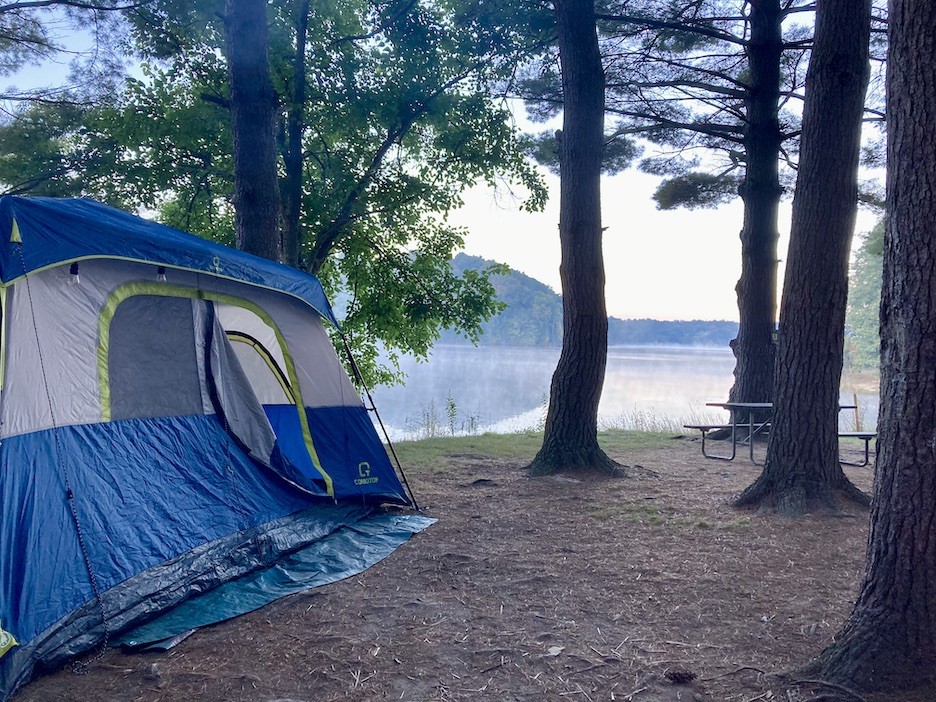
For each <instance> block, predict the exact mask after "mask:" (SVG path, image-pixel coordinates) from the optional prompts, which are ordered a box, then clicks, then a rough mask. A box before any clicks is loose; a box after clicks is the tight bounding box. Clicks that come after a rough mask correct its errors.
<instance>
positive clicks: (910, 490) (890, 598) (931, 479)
mask: <svg viewBox="0 0 936 702" xmlns="http://www.w3.org/2000/svg"><path fill="white" fill-rule="evenodd" d="M933 27H936V5H934V4H933V3H929V2H926V3H920V2H915V1H914V0H892V2H891V4H890V12H889V17H888V44H889V48H888V58H887V74H888V75H887V81H888V86H887V139H888V163H887V227H886V231H885V244H884V282H883V290H882V301H881V411H880V418H879V421H878V435H879V442H878V447H879V453H878V460H877V473H876V476H875V482H874V499H873V503H872V509H871V535H870V538H869V543H868V562H867V566H866V568H865V575H864V581H863V583H862V586H861V592H860V594H859V596H858V602H857V603H856V604H855V609H854V611H853V612H852V615H851V617H850V618H849V619H848V621H846V623H845V626H844V628H843V629H842V631H841V633H839V635H838V636H837V637H836V642H835V643H834V644H833V645H832V646H831V647H829V648H828V649H827V650H826V651H825V652H824V653H823V656H822V657H821V659H820V667H821V673H822V675H823V677H824V678H826V679H828V680H832V681H837V682H841V683H843V684H846V685H849V686H850V687H853V688H857V689H859V690H868V691H874V690H880V691H885V690H903V689H910V688H926V689H928V691H929V692H930V694H929V696H927V697H926V698H927V699H934V698H936V600H934V593H936V470H934V466H936V440H934V427H936V137H934V129H933V125H934V124H936V81H934V73H933V66H936V41H934V34H933ZM895 699H896V698H895ZM919 699H923V697H922V696H921V697H920V698H919Z"/></svg>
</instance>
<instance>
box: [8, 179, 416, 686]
mask: <svg viewBox="0 0 936 702" xmlns="http://www.w3.org/2000/svg"><path fill="white" fill-rule="evenodd" d="M0 313H2V322H0V699H4V698H5V697H6V696H7V695H8V694H9V693H10V692H11V691H12V690H14V689H15V688H16V687H18V686H19V685H21V684H23V683H24V682H26V681H28V680H29V679H30V678H31V677H32V676H33V675H34V674H35V673H36V671H38V670H41V669H43V668H44V667H48V666H54V665H58V664H60V663H61V662H62V661H63V660H65V659H66V658H67V657H69V656H73V655H75V654H78V653H81V652H83V651H87V650H89V649H91V648H93V647H94V646H96V645H98V644H99V643H100V642H101V641H102V640H104V639H105V638H106V637H107V636H109V635H111V634H114V633H115V632H117V631H119V630H121V629H124V628H126V627H127V626H129V625H132V624H136V623H139V622H141V621H144V620H146V619H148V618H151V617H152V616H153V615H154V614H155V613H157V612H159V611H162V610H164V609H165V608H167V607H169V606H172V605H174V604H176V603H178V602H180V601H182V600H184V599H186V598H187V597H189V596H190V595H192V594H194V593H198V592H202V591H204V590H207V589H210V588H211V587H214V586H215V585H217V584H220V583H222V582H224V581H226V580H229V579H231V578H232V577H237V576H239V575H241V574H243V573H245V572H249V571H251V570H254V569H256V568H258V567H262V566H264V565H267V564H269V563H271V562H272V561H274V560H275V559H276V558H277V557H278V556H279V554H282V553H284V552H288V551H291V550H295V549H297V548H300V547H302V546H304V545H305V544H308V543H310V542H312V541H314V540H315V539H317V538H319V537H320V536H321V535H322V534H323V533H327V532H328V531H329V530H330V529H333V528H334V527H335V525H336V524H340V523H347V522H353V521H354V520H355V519H358V518H360V516H361V515H362V514H366V512H367V511H368V509H370V506H373V505H377V504H380V503H394V504H399V505H408V504H409V499H408V498H407V496H406V494H405V492H404V490H403V487H402V485H401V483H400V481H399V479H398V477H397V476H396V474H395V472H394V470H393V467H392V466H391V464H390V462H389V460H388V458H387V454H386V452H385V450H384V448H383V446H382V444H381V442H380V440H379V438H378V436H377V434H376V432H375V431H374V429H373V426H372V424H371V422H370V419H369V417H368V414H367V411H366V409H365V408H364V406H363V404H362V402H361V399H360V396H359V395H358V393H357V391H356V390H355V388H354V386H353V384H352V383H351V381H350V379H349V378H348V376H347V374H346V373H345V371H344V369H343V368H342V366H341V364H340V362H339V360H338V357H337V355H336V354H335V351H334V349H333V347H332V345H331V343H330V341H329V338H328V335H327V332H326V329H325V326H324V324H323V322H328V323H333V324H336V321H335V318H334V316H333V314H332V311H331V308H330V307H329V304H328V301H327V300H326V298H325V295H324V293H323V291H322V288H321V285H320V284H319V282H318V280H316V279H315V278H314V277H313V276H311V275H308V274H305V273H302V272H301V271H297V270H295V269H292V268H289V267H287V266H282V265H279V264H277V263H273V262H270V261H266V260H263V259H259V258H257V257H254V256H250V255H248V254H245V253H242V252H239V251H235V250H233V249H230V248H227V247H224V246H220V245H217V244H214V243H212V242H209V241H206V240H203V239H200V238H198V237H194V236H191V235H189V234H185V233H183V232H179V231H176V230H174V229H171V228H168V227H165V226H162V225H159V224H156V223H153V222H149V221H147V220H144V219H141V218H138V217H135V216H133V215H129V214H127V213H124V212H121V211H118V210H115V209H112V208H110V207H106V206H104V205H101V204H99V203H97V202H94V201H91V200H57V199H47V198H20V197H3V198H0ZM310 515H311V516H310Z"/></svg>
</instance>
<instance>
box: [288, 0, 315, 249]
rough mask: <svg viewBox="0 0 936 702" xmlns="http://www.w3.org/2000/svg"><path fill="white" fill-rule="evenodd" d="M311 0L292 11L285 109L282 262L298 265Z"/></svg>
mask: <svg viewBox="0 0 936 702" xmlns="http://www.w3.org/2000/svg"><path fill="white" fill-rule="evenodd" d="M310 3H311V0H302V2H300V3H299V7H298V9H297V11H296V48H295V50H296V55H295V57H294V59H293V76H292V86H291V88H292V95H291V96H290V105H289V107H288V109H287V111H286V144H285V150H284V153H283V163H284V166H285V168H284V170H285V173H284V178H283V261H284V262H285V263H287V264H288V265H290V266H296V267H299V266H300V260H299V259H300V247H301V245H302V157H303V150H302V135H303V131H304V129H305V119H304V113H305V101H306V93H307V90H306V88H307V84H306V60H305V54H306V43H307V36H306V35H307V33H308V30H309V6H310Z"/></svg>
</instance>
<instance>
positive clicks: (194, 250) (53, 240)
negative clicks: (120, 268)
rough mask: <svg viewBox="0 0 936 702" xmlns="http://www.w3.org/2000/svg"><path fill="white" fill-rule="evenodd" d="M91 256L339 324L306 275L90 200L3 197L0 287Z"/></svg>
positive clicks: (314, 280)
mask: <svg viewBox="0 0 936 702" xmlns="http://www.w3.org/2000/svg"><path fill="white" fill-rule="evenodd" d="M18 242H22V245H20V244H19V243H18ZM89 258H116V259H122V260H130V261H140V262H143V263H153V264H156V265H160V266H166V267H169V268H182V269H185V270H189V271H196V272H200V273H205V274H207V275H212V276H217V277H221V278H229V279H232V280H239V281H242V282H245V283H249V284H251V285H258V286H261V287H265V288H271V289H273V290H280V291H282V292H284V293H287V294H290V295H292V296H294V297H297V298H299V299H300V300H303V301H304V302H306V303H307V304H309V305H311V306H312V308H314V309H315V310H316V311H317V312H318V313H319V314H320V315H321V316H322V317H324V318H325V319H328V320H330V321H331V322H332V323H333V324H335V325H336V326H337V325H338V321H337V320H336V319H335V316H334V314H333V312H332V309H331V306H330V305H329V304H328V300H327V298H326V297H325V293H324V291H323V290H322V285H321V283H320V282H319V281H318V279H317V278H316V277H315V276H313V275H310V274H309V273H305V272H303V271H300V270H298V269H295V268H291V267H289V266H285V265H283V264H280V263H276V262H274V261H268V260H267V259H264V258H260V257H258V256H253V255H251V254H248V253H244V252H243V251H238V250H236V249H232V248H230V247H228V246H222V245H221V244H216V243H214V242H212V241H208V240H207V239H202V238H201V237H197V236H194V235H192V234H186V233H185V232H181V231H179V230H177V229H172V228H171V227H167V226H165V225H162V224H158V223H156V222H152V221H150V220H147V219H143V218H141V217H137V216H135V215H132V214H128V213H127V212H123V211H121V210H117V209H114V208H113V207H108V206H107V205H103V204H101V203H100V202H96V201H95V200H90V199H87V198H81V199H59V198H48V197H16V196H4V197H0V284H2V285H8V284H9V283H11V282H12V281H14V280H16V279H17V278H21V277H23V276H24V275H25V274H27V273H31V272H33V271H37V270H41V269H44V268H48V267H50V266H58V265H62V264H64V263H71V262H73V261H80V260H83V259H89Z"/></svg>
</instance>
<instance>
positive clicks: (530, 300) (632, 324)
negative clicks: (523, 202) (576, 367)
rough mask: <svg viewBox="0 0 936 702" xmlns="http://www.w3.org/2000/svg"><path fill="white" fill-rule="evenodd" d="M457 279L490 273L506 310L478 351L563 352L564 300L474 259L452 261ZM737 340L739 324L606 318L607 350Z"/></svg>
mask: <svg viewBox="0 0 936 702" xmlns="http://www.w3.org/2000/svg"><path fill="white" fill-rule="evenodd" d="M452 268H453V269H454V271H455V273H456V275H459V276H461V275H463V274H464V272H465V271H484V270H487V271H489V272H491V273H492V275H491V276H490V281H491V283H492V284H493V286H494V290H495V292H496V294H497V300H498V301H499V302H500V303H502V304H503V306H504V308H503V309H502V310H501V311H500V312H499V313H498V314H496V315H495V316H494V317H492V318H491V319H489V320H488V321H487V322H485V323H484V324H483V325H482V327H481V335H480V337H479V339H478V344H479V345H481V346H562V297H561V296H560V295H559V294H557V293H556V292H554V291H553V289H552V288H550V287H549V286H548V285H545V284H544V283H541V282H540V281H538V280H536V279H534V278H531V277H530V276H528V275H524V274H523V273H520V272H518V271H514V270H510V269H509V268H507V267H506V266H503V265H500V264H497V263H495V262H494V261H489V260H486V259H483V258H480V257H477V256H469V255H467V254H464V253H460V254H458V255H456V256H455V258H454V259H453V261H452ZM737 334H738V323H737V322H728V321H700V320H692V321H680V322H663V321H660V320H657V319H618V318H617V317H609V318H608V344H610V345H611V346H626V345H654V344H661V345H671V346H719V347H724V348H728V343H729V342H730V341H731V340H732V339H734V338H735V336H737ZM440 342H441V343H443V344H469V343H471V341H470V340H468V339H466V338H465V337H464V336H459V335H458V334H456V333H454V332H452V331H445V332H443V334H442V337H441V339H440Z"/></svg>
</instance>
